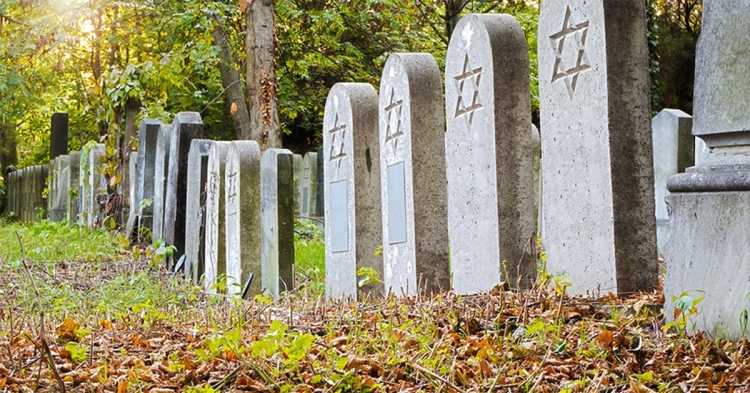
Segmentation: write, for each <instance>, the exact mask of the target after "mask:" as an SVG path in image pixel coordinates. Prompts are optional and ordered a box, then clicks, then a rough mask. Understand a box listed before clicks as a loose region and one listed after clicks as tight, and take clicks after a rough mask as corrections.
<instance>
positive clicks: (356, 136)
mask: <svg viewBox="0 0 750 393" xmlns="http://www.w3.org/2000/svg"><path fill="white" fill-rule="evenodd" d="M323 130H324V132H323V147H324V148H323V151H322V152H321V153H323V154H324V155H325V157H324V164H323V165H324V171H325V175H324V176H323V177H324V179H325V186H324V190H326V191H325V192H326V193H328V197H327V198H325V201H324V204H325V211H324V214H325V217H326V222H327V224H328V225H326V226H325V234H326V236H325V242H326V245H325V249H326V288H327V292H328V295H329V296H331V297H341V296H357V293H358V292H363V293H370V294H381V293H383V284H382V283H377V284H368V285H365V286H363V287H361V288H358V285H357V281H358V278H357V274H356V273H357V270H359V269H360V268H363V267H367V268H371V269H373V270H374V271H375V272H376V273H377V274H378V276H379V279H380V280H382V277H383V257H382V256H381V255H375V251H376V250H377V249H378V248H379V247H380V245H381V244H382V240H383V239H382V227H381V225H382V218H381V213H380V212H381V207H380V141H379V139H378V94H377V93H376V92H375V89H374V88H373V87H372V86H371V85H370V84H368V83H337V84H335V85H334V86H333V88H332V89H331V91H330V92H329V93H328V99H327V100H326V108H325V115H324V118H323ZM306 157H307V156H306ZM318 159H319V157H316V161H317V160H318ZM358 289H359V291H358Z"/></svg>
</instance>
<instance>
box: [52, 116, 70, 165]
mask: <svg viewBox="0 0 750 393" xmlns="http://www.w3.org/2000/svg"><path fill="white" fill-rule="evenodd" d="M49 142H50V143H49V144H50V149H49V150H50V153H49V158H50V159H51V160H54V159H55V158H56V157H57V156H61V155H63V154H68V114H67V113H55V114H53V115H52V127H51V130H50V138H49Z"/></svg>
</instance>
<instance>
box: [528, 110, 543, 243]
mask: <svg viewBox="0 0 750 393" xmlns="http://www.w3.org/2000/svg"><path fill="white" fill-rule="evenodd" d="M531 145H532V152H533V153H532V154H533V156H532V162H533V165H534V217H536V234H537V237H538V238H539V239H542V238H543V236H542V227H543V225H542V220H543V216H542V211H544V210H543V209H542V137H541V135H539V129H538V128H536V126H535V125H534V124H532V125H531Z"/></svg>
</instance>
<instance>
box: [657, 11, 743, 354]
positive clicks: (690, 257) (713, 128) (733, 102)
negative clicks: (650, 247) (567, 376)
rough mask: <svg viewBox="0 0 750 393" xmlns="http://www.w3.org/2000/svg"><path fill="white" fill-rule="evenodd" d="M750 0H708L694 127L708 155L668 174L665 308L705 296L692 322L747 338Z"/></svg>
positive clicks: (715, 333)
mask: <svg viewBox="0 0 750 393" xmlns="http://www.w3.org/2000/svg"><path fill="white" fill-rule="evenodd" d="M748 14H750V2H748V1H744V0H719V1H717V0H704V1H703V21H702V28H701V36H700V39H699V40H698V45H697V48H696V58H695V91H694V101H693V116H694V118H693V135H694V136H696V137H700V138H701V139H702V140H703V141H704V142H705V144H706V146H708V148H710V152H709V153H708V155H707V157H705V159H704V161H703V162H702V163H701V164H700V165H698V166H695V167H692V168H688V169H687V170H686V172H685V173H682V174H677V175H674V176H672V177H670V178H669V180H668V181H667V189H668V190H669V192H670V194H669V196H668V197H667V204H668V205H669V208H670V209H669V211H670V221H671V226H672V227H671V231H670V236H669V238H668V239H667V243H666V244H665V245H664V260H665V264H666V266H667V276H666V280H665V282H664V298H665V300H666V301H665V303H664V315H665V316H666V318H667V320H668V321H673V320H675V319H682V318H683V317H684V316H685V315H684V314H679V313H675V306H676V304H675V303H676V302H674V301H673V300H672V299H674V298H677V297H681V296H682V295H683V293H685V292H687V294H688V295H689V296H691V297H692V299H696V298H698V297H701V298H703V301H702V302H701V303H700V305H698V310H699V312H698V313H694V314H693V315H689V316H687V321H688V323H687V326H688V329H689V330H692V329H697V330H701V331H706V332H708V335H709V336H710V337H715V338H717V339H718V338H724V337H729V338H732V339H739V338H740V337H744V338H747V337H748V330H747V310H748V309H750V297H749V296H748V294H749V293H750V280H749V279H748V278H749V277H750V242H748V239H750V226H748V223H750V111H748V110H747V109H748V107H747V103H748V102H750V63H748V61H747V58H748V55H750V24H748V23H747V15H748Z"/></svg>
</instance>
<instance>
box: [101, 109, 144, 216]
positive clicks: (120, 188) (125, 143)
mask: <svg viewBox="0 0 750 393" xmlns="http://www.w3.org/2000/svg"><path fill="white" fill-rule="evenodd" d="M140 111H141V102H140V101H139V100H137V99H135V98H128V100H127V101H126V102H125V126H124V127H123V132H122V134H121V135H120V137H119V138H118V140H117V148H118V150H119V151H118V156H119V158H120V165H119V172H120V174H121V177H120V179H121V180H120V184H118V185H117V192H116V193H115V197H114V200H110V206H107V208H108V211H109V212H110V214H113V215H114V217H116V221H117V223H118V224H120V225H123V224H124V223H125V221H126V220H127V219H128V213H129V212H130V210H129V209H128V205H127V204H126V203H125V201H126V200H127V196H128V194H129V193H130V182H131V181H135V179H131V178H130V154H131V153H132V152H133V148H132V146H131V142H132V141H133V140H134V139H135V138H136V130H137V127H136V124H135V118H136V117H137V116H138V113H139V112H140Z"/></svg>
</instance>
